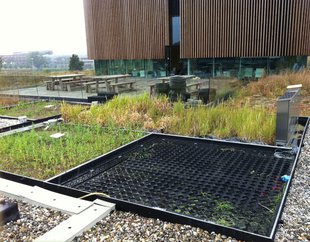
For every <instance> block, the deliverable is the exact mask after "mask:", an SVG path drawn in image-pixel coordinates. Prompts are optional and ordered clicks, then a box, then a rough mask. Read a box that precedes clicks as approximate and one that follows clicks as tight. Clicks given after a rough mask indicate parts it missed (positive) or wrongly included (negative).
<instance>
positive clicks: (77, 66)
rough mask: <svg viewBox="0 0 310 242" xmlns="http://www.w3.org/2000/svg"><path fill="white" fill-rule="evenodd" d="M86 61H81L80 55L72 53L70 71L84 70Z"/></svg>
mask: <svg viewBox="0 0 310 242" xmlns="http://www.w3.org/2000/svg"><path fill="white" fill-rule="evenodd" d="M83 66H84V62H83V61H80V58H79V56H78V55H74V54H73V55H72V56H71V57H70V63H69V70H70V71H81V70H83Z"/></svg>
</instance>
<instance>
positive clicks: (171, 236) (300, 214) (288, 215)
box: [0, 130, 310, 242]
mask: <svg viewBox="0 0 310 242" xmlns="http://www.w3.org/2000/svg"><path fill="white" fill-rule="evenodd" d="M304 144H305V146H304V147H303V150H302V153H301V156H300V159H299V163H298V166H297V169H296V171H295V177H294V180H293V183H292V187H291V189H290V192H289V195H288V198H287V201H286V206H285V208H284V213H283V215H282V219H283V224H281V225H280V227H279V229H278V232H277V234H276V238H275V241H303V242H306V241H310V179H309V173H310V130H308V132H307V135H306V139H305V141H304ZM19 208H20V213H21V219H20V220H18V221H16V222H11V223H9V224H7V225H5V226H3V227H0V241H31V240H32V239H34V238H36V237H38V236H40V235H42V234H44V233H45V232H46V231H48V230H49V229H51V228H53V227H54V226H56V225H57V224H59V223H60V222H61V221H63V220H64V219H67V218H68V217H69V216H68V215H66V214H62V213H60V212H54V211H51V210H49V209H45V208H41V207H37V206H31V205H29V204H27V203H24V202H20V203H19ZM76 241H168V242H172V241H216V242H220V241H231V242H232V241H237V240H235V239H233V238H231V237H228V236H226V235H221V234H216V233H214V232H211V231H209V232H208V231H205V230H202V229H199V228H194V227H191V226H189V225H179V224H172V223H168V222H163V221H161V220H158V219H151V218H144V217H141V216H139V215H136V214H133V213H126V212H121V211H115V212H113V213H111V214H110V215H109V216H108V217H106V218H104V219H103V220H101V221H100V222H98V223H97V224H96V225H95V226H93V227H92V228H91V229H89V230H88V231H86V232H84V233H83V234H82V235H81V236H79V237H78V238H76Z"/></svg>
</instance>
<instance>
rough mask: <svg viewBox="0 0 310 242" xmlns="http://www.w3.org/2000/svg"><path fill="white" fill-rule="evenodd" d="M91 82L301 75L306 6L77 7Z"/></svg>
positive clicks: (194, 0)
mask: <svg viewBox="0 0 310 242" xmlns="http://www.w3.org/2000/svg"><path fill="white" fill-rule="evenodd" d="M84 9H85V21H86V33H87V48H88V57H89V59H93V60H95V69H96V72H97V73H98V74H119V73H131V74H132V75H133V76H140V77H147V76H150V77H157V76H165V75H169V74H195V75H198V76H229V77H241V78H242V77H244V76H247V77H250V76H251V75H252V76H253V77H255V76H260V75H262V74H263V73H267V74H269V73H276V72H278V71H280V70H283V69H293V68H294V69H296V70H297V69H300V68H302V67H303V66H305V65H306V63H307V56H309V55H310V44H309V43H310V0H84Z"/></svg>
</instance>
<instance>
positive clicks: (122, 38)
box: [84, 0, 169, 60]
mask: <svg viewBox="0 0 310 242" xmlns="http://www.w3.org/2000/svg"><path fill="white" fill-rule="evenodd" d="M168 11H169V9H168V0H84V12H85V21H86V35H87V50H88V57H89V58H90V59H95V60H108V59H163V58H164V57H165V45H169V12H168Z"/></svg>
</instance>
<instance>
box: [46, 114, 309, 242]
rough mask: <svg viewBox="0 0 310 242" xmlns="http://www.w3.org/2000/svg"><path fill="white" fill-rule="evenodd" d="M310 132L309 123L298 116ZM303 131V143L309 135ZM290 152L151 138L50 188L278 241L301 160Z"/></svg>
mask: <svg viewBox="0 0 310 242" xmlns="http://www.w3.org/2000/svg"><path fill="white" fill-rule="evenodd" d="M300 121H301V123H304V126H305V130H306V127H307V125H308V119H307V118H300ZM305 130H304V132H303V137H304V134H305ZM301 145H302V140H301V141H300V142H299V147H298V148H297V149H296V148H295V149H294V148H286V147H278V146H262V145H253V144H243V143H238V142H225V141H217V140H207V139H199V138H189V137H181V136H173V135H163V134H150V135H148V136H146V137H144V138H142V139H140V140H138V141H135V142H132V143H130V144H128V145H126V146H124V147H121V148H119V149H117V150H114V151H112V152H110V153H108V154H106V155H103V156H101V157H99V158H96V159H94V160H91V161H89V162H87V163H85V164H83V165H80V166H78V167H76V168H74V169H72V170H70V171H68V172H65V173H63V174H61V175H59V176H56V177H54V178H52V179H50V180H49V182H51V183H54V184H56V185H60V186H65V187H68V188H71V189H74V190H78V191H82V192H86V193H103V194H106V195H107V196H109V198H106V199H107V200H110V201H111V202H115V203H116V204H117V206H119V208H121V209H125V210H129V211H134V212H138V213H140V214H142V215H145V216H152V217H158V218H162V219H166V220H169V221H172V222H179V223H186V224H191V225H194V226H199V227H202V228H205V229H210V230H213V231H215V232H219V233H225V234H227V235H231V236H233V237H236V238H239V239H243V240H247V241H272V239H273V238H274V236H275V230H276V227H277V224H278V222H279V219H280V215H281V212H282V209H283V206H284V202H285V199H286V195H287V193H288V189H289V186H290V183H291V180H288V181H284V180H282V178H283V176H287V177H291V178H292V177H293V172H294V169H295V166H296V163H297V160H298V156H299V153H300V148H301Z"/></svg>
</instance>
